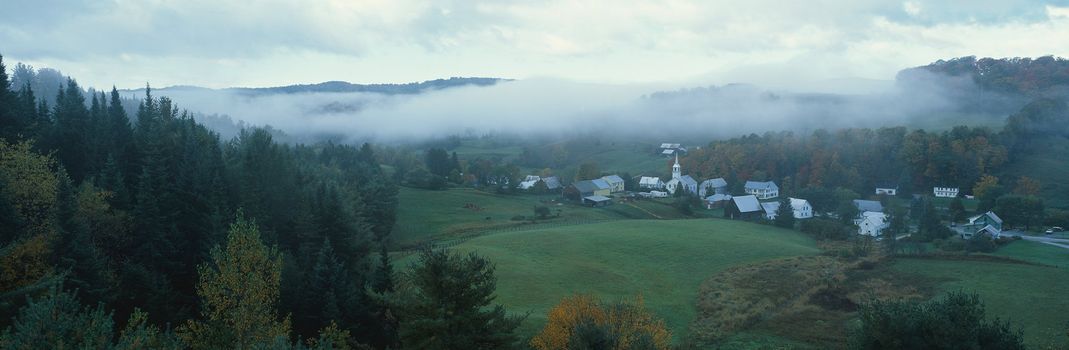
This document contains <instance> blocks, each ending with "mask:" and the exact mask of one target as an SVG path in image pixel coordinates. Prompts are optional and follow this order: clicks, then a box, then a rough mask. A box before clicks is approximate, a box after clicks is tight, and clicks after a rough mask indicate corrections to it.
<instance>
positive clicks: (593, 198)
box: [583, 196, 612, 202]
mask: <svg viewBox="0 0 1069 350" xmlns="http://www.w3.org/2000/svg"><path fill="white" fill-rule="evenodd" d="M583 199H585V200H588V201H591V202H606V201H610V200H612V199H610V198H609V197H605V196H586V197H583Z"/></svg>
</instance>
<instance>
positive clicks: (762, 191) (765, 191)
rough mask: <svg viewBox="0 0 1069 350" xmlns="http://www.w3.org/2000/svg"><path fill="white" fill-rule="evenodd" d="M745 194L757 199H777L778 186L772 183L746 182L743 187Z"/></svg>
mask: <svg viewBox="0 0 1069 350" xmlns="http://www.w3.org/2000/svg"><path fill="white" fill-rule="evenodd" d="M744 189H745V190H746V194H752V195H754V196H755V197H757V199H772V198H776V197H779V186H776V183H775V182H772V181H746V186H745V187H744Z"/></svg>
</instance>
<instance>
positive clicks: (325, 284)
mask: <svg viewBox="0 0 1069 350" xmlns="http://www.w3.org/2000/svg"><path fill="white" fill-rule="evenodd" d="M346 282H347V279H346V274H345V267H344V266H343V265H342V263H341V262H340V261H338V258H337V256H336V255H335V254H334V248H333V247H332V246H331V244H330V238H326V239H324V241H323V244H322V247H321V248H320V249H319V253H318V254H317V255H316V262H315V266H313V268H312V273H311V274H310V276H308V279H307V285H306V287H305V298H306V299H305V310H304V311H305V312H304V313H303V316H304V317H303V319H302V322H300V324H299V325H298V326H299V327H298V329H297V331H298V332H302V330H305V332H306V333H308V334H311V331H314V330H317V329H321V328H323V327H326V326H329V325H330V324H331V322H342V321H343V319H342V316H343V315H344V314H345V311H347V310H345V309H346V304H347V302H348V301H349V300H350V299H349V295H348V292H349V291H351V290H352V286H349V285H347V283H346Z"/></svg>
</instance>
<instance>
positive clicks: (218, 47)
mask: <svg viewBox="0 0 1069 350" xmlns="http://www.w3.org/2000/svg"><path fill="white" fill-rule="evenodd" d="M1066 6H1069V0H1051V1H1028V0H973V1H966V0H953V1H937V0H911V1H907V2H891V1H883V0H860V1H858V0H853V1H851V0H818V1H807V2H782V1H771V0H755V1H746V2H738V1H728V0H716V1H699V0H668V1H654V0H623V1H621V0H592V1H568V0H548V1H538V2H530V1H524V0H501V1H471V0H446V1H431V0H331V1H312V2H302V1H292V0H264V1H252V2H250V1H215V0H185V1H175V0H147V1H127V0H111V1H100V0H71V1H58V0H46V1H37V0H12V1H7V2H5V4H4V5H3V9H2V10H0V43H2V44H0V50H2V51H0V53H3V54H4V55H5V56H6V57H8V58H9V59H13V60H20V61H26V62H29V63H32V64H34V65H36V66H48V67H55V68H59V69H62V70H63V71H65V72H71V73H72V74H74V75H76V76H78V77H80V78H81V79H82V80H83V82H86V83H87V85H96V86H109V85H111V84H118V85H120V86H126V87H134V86H139V85H142V84H144V83H145V82H146V81H149V82H152V83H154V85H175V84H196V85H205V86H212V87H223V86H227V85H244V86H249V85H256V86H263V85H284V84H290V83H304V82H314V81H317V80H350V81H356V82H402V81H417V80H426V79H433V78H439V77H448V76H458V75H468V76H501V77H508V78H530V77H540V76H550V77H560V78H571V79H578V80H584V81H594V82H633V81H641V82H653V81H669V80H680V79H686V78H692V77H694V76H698V75H702V74H706V73H709V74H714V75H715V74H716V73H723V72H727V71H731V70H734V69H735V68H738V67H740V66H747V65H765V66H767V65H775V64H783V63H786V62H790V61H803V60H808V57H832V58H835V57H838V59H837V60H836V64H838V63H844V64H847V65H849V66H850V67H851V68H850V69H849V70H850V72H849V73H850V74H852V75H856V76H862V77H868V78H883V79H889V78H890V77H891V76H892V75H893V74H894V72H895V71H897V70H898V69H900V68H901V67H904V66H912V65H919V64H924V63H927V62H931V61H934V60H937V59H940V58H947V57H951V56H961V55H970V54H975V55H981V56H1019V55H1035V54H1037V53H1038V54H1055V55H1069V52H1067V51H1066V50H1069V49H1067V48H1066V47H1065V46H1064V45H1060V43H1059V42H1057V41H1056V40H1036V38H1042V37H1043V36H1044V35H1054V36H1047V37H1048V38H1057V37H1065V36H1064V34H1066V31H1067V28H1069V23H1066V18H1069V17H1067V16H1065V15H1064V12H1065V11H1064V9H1065V8H1066ZM976 33H979V34H976ZM985 35H990V36H989V37H987V36H985ZM1006 38H1013V39H1012V40H1005V39H1006ZM1017 39H1025V40H1017ZM812 63H813V64H816V65H821V63H820V62H819V61H816V62H812ZM823 66H831V65H826V64H825V65H823ZM840 66H841V65H840ZM810 68H811V67H800V69H810ZM813 68H815V69H816V70H821V71H825V72H833V73H831V74H836V76H827V75H825V76H823V78H833V77H842V76H847V75H846V74H841V73H834V70H833V69H829V68H825V67H813Z"/></svg>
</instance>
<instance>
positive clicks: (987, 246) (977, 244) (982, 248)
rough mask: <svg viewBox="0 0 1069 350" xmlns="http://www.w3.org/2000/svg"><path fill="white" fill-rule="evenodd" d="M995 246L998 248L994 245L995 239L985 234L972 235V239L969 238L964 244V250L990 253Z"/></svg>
mask: <svg viewBox="0 0 1069 350" xmlns="http://www.w3.org/2000/svg"><path fill="white" fill-rule="evenodd" d="M995 248H998V246H997V245H995V240H994V239H992V238H991V236H989V235H986V234H978V235H973V236H972V239H969V241H968V242H966V244H965V251H967V252H981V253H990V252H993V251H995Z"/></svg>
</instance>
